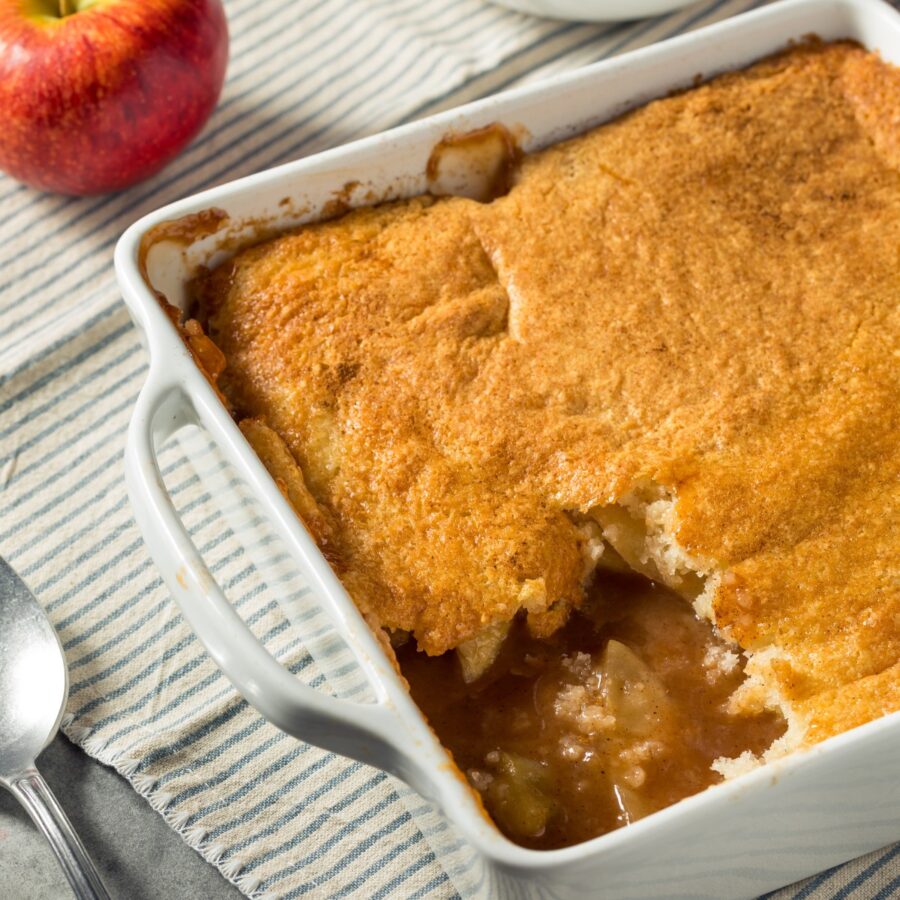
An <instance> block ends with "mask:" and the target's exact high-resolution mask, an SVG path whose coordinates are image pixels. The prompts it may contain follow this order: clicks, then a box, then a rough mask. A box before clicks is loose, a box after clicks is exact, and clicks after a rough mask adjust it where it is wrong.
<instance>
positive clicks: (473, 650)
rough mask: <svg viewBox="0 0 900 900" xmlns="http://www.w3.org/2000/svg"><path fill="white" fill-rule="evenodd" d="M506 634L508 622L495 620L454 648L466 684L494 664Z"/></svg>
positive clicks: (477, 677)
mask: <svg viewBox="0 0 900 900" xmlns="http://www.w3.org/2000/svg"><path fill="white" fill-rule="evenodd" d="M508 634H509V622H495V623H494V624H493V625H488V627H487V628H485V629H484V630H483V631H481V632H479V633H478V634H476V635H475V637H473V638H469V640H467V641H465V642H463V643H462V644H460V645H459V646H458V647H457V648H456V655H457V656H458V657H459V664H460V665H461V666H462V674H463V679H464V680H465V682H466V683H467V684H471V683H472V682H473V681H477V680H478V679H479V678H481V676H482V675H484V673H485V672H487V670H488V669H489V668H490V667H491V666H492V665H493V664H494V660H495V659H496V658H497V656H498V654H499V653H500V648H501V647H502V646H503V642H504V641H505V640H506V636H507V635H508Z"/></svg>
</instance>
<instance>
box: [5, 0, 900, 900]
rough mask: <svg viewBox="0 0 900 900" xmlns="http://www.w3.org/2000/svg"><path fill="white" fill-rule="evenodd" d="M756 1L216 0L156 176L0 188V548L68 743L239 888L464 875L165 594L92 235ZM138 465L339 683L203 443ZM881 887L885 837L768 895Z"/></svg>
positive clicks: (378, 883)
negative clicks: (79, 185) (601, 12)
mask: <svg viewBox="0 0 900 900" xmlns="http://www.w3.org/2000/svg"><path fill="white" fill-rule="evenodd" d="M755 5H758V3H755V2H753V0H717V2H702V3H698V4H696V5H694V6H691V7H689V8H688V9H686V10H683V11H680V12H677V13H674V14H672V15H668V16H665V17H662V18H657V19H652V20H648V21H644V22H638V23H632V24H627V25H621V26H615V27H609V26H605V27H602V26H594V25H584V24H574V23H562V22H550V21H542V20H538V19H533V18H529V17H526V16H521V15H517V14H515V13H512V12H508V11H506V10H504V9H501V8H500V7H497V6H492V5H488V4H487V3H484V2H482V0H366V2H364V0H302V2H300V3H297V2H288V0H227V2H226V6H227V13H228V17H229V22H230V29H231V35H232V56H231V62H230V65H229V72H228V81H227V83H226V86H225V90H224V93H223V96H222V99H221V102H220V104H219V107H218V109H217V110H216V112H215V114H214V115H213V117H212V119H211V121H210V122H209V124H208V125H207V127H206V129H205V130H204V132H203V133H202V134H201V136H200V137H199V138H198V139H197V140H196V141H195V142H194V143H193V145H192V146H190V147H189V148H188V149H187V150H186V151H185V152H184V153H183V154H182V155H181V156H180V157H179V159H178V160H177V161H176V162H175V163H173V164H172V165H170V166H169V167H168V168H167V169H165V171H163V172H161V173H160V174H159V175H157V176H156V177H155V178H153V179H152V180H150V181H148V182H146V183H144V184H141V185H138V186H136V187H134V188H132V189H130V190H128V191H126V192H124V193H121V194H117V195H115V196H104V197H93V198H86V199H72V198H64V197H58V196H51V195H45V194H39V193H36V192H34V191H31V190H29V189H27V188H25V187H22V186H20V185H18V184H16V183H14V182H12V181H10V180H9V179H6V178H0V511H2V515H0V554H2V555H3V556H4V557H6V558H7V559H8V560H9V561H10V562H11V563H12V564H13V565H14V566H15V567H16V569H17V570H18V571H19V572H20V573H21V575H22V577H23V578H24V579H25V580H26V581H27V582H28V584H29V585H30V586H31V588H32V589H33V591H34V593H35V594H36V595H37V597H38V598H39V600H40V601H41V603H42V604H43V605H44V606H45V608H46V609H47V610H48V612H49V614H50V616H51V618H52V619H53V622H54V624H55V626H56V628H57V629H58V631H59V634H60V637H61V639H62V642H63V644H64V646H65V650H66V654H67V657H68V663H69V667H70V672H71V685H72V686H71V695H70V702H69V707H68V711H67V715H66V718H65V725H64V728H65V731H66V733H67V734H68V736H69V737H70V738H71V739H72V740H74V741H75V742H77V743H78V744H80V745H81V746H82V747H83V748H84V749H85V750H86V751H87V752H88V753H90V754H91V755H93V756H95V757H97V758H98V759H100V760H102V761H104V762H106V763H108V764H110V765H112V766H114V767H115V768H116V769H117V770H118V771H119V772H121V773H122V775H124V776H125V777H126V778H128V779H129V781H130V782H131V783H132V784H133V785H134V787H135V789H136V790H138V791H140V792H141V793H142V794H143V795H145V796H146V797H147V799H148V801H149V802H150V803H151V804H152V805H153V806H154V807H155V808H156V809H158V810H159V811H160V813H161V814H162V815H163V816H164V817H165V818H166V820H167V821H168V822H169V823H170V824H171V826H172V827H173V828H175V829H177V830H178V831H179V833H180V834H181V835H183V837H184V838H185V840H186V841H188V842H189V843H190V844H191V846H193V847H195V848H196V849H197V850H198V851H199V852H200V853H202V854H203V856H204V857H205V858H206V859H208V860H209V861H210V862H212V863H214V864H215V865H217V866H218V867H219V869H220V871H221V872H222V873H223V875H224V876H225V877H227V878H229V879H230V880H231V881H233V882H234V883H235V884H237V885H238V887H239V888H241V890H243V891H244V892H245V893H246V894H248V895H249V896H252V897H280V898H283V900H289V898H295V897H300V896H309V897H314V898H326V897H327V898H332V897H344V896H348V897H349V896H361V895H365V896H367V897H371V898H380V897H387V896H391V897H406V898H412V897H428V898H447V897H454V896H457V895H458V894H459V893H466V892H468V891H469V889H470V888H471V885H469V884H468V882H467V880H466V879H467V872H468V871H469V870H468V867H467V860H466V857H465V851H464V849H461V848H459V847H458V846H457V845H456V844H455V843H454V839H453V835H452V834H451V833H449V832H448V830H447V827H446V825H445V824H444V823H443V822H442V821H441V820H440V819H439V818H438V817H437V816H436V815H435V814H434V813H433V812H432V811H430V810H429V808H428V807H427V806H426V804H424V803H423V802H422V801H421V800H419V799H417V798H416V797H415V796H414V795H412V794H411V793H410V792H409V791H408V790H406V789H404V788H403V787H402V786H401V785H399V784H398V783H397V782H396V781H394V780H393V779H391V778H389V777H387V776H385V775H384V774H383V773H380V772H378V771H376V770H374V769H370V768H367V767H366V766H363V765H360V764H358V763H355V762H349V761H347V760H345V759H342V758H338V757H334V756H331V755H329V754H326V753H323V752H321V751H319V750H317V749H315V748H313V747H310V746H308V745H305V744H302V743H299V742H297V741H295V740H292V739H290V738H288V737H286V736H284V735H283V734H281V733H279V732H278V731H276V730H275V729H274V728H272V727H270V726H269V725H267V724H266V723H265V722H264V721H263V720H262V719H261V718H260V717H259V716H258V715H257V714H256V712H255V711H253V710H252V709H250V708H248V707H247V705H246V704H245V703H244V702H243V701H242V700H241V699H240V698H239V697H237V696H236V694H235V693H234V691H233V690H232V689H231V687H230V685H229V683H228V682H227V681H226V679H225V678H224V677H223V676H222V675H221V674H220V673H219V671H218V670H217V668H216V667H215V666H214V665H213V664H212V663H211V662H210V660H209V659H208V658H207V657H206V654H205V653H204V651H203V648H202V647H201V646H200V644H199V643H198V642H197V640H196V639H195V638H194V637H193V635H192V633H191V632H190V630H189V629H188V628H187V626H186V625H185V623H184V622H183V621H182V619H181V617H180V615H179V613H178V611H177V608H176V607H175V606H174V605H173V603H172V601H171V600H170V598H169V596H168V594H167V592H166V590H165V588H164V587H163V585H162V583H161V581H160V579H159V576H158V574H157V572H156V570H155V568H154V566H153V564H152V562H151V561H150V559H149V557H148V555H147V552H146V550H145V548H144V545H143V542H142V540H141V537H140V535H139V534H138V532H137V529H136V527H135V525H134V522H133V519H132V516H131V512H130V508H129V504H128V501H127V499H126V496H125V489H124V484H123V467H122V449H123V442H124V433H125V428H126V423H127V421H128V417H129V413H130V411H131V408H132V406H133V404H134V400H135V396H136V394H137V391H138V389H139V387H140V385H141V382H142V380H143V377H144V373H145V371H146V364H147V361H146V357H145V354H144V351H143V350H142V348H141V346H140V344H139V342H138V339H137V335H136V333H135V331H134V329H133V328H132V326H131V324H130V322H129V320H128V317H127V315H126V313H125V310H124V308H123V306H122V303H121V301H120V299H119V296H118V291H117V288H116V284H115V280H114V276H113V271H112V261H111V256H112V249H113V245H114V243H115V241H116V239H117V238H118V236H119V235H120V234H121V232H122V231H123V230H124V228H125V227H126V226H127V225H128V224H130V223H131V222H132V221H134V220H135V219H136V218H137V217H139V216H140V215H142V214H143V213H145V212H148V211H149V210H151V209H153V208H155V207H157V206H160V205H162V204H164V203H166V202H169V201H171V200H173V199H175V198H177V197H180V196H183V195H186V194H188V193H192V192H194V191H197V190H199V189H201V188H206V187H209V186H211V185H214V184H217V183H220V182H222V181H226V180H229V179H232V178H235V177H237V176H240V175H244V174H247V173H249V172H253V171H256V170H258V169H262V168H265V167H268V166H271V165H273V164H276V163H280V162H284V161H286V160H290V159H293V158H296V157H298V156H302V155H304V154H309V153H312V152H314V151H316V150H320V149H322V148H324V147H328V146H332V145H335V144H339V143H341V142H344V141H348V140H350V139H352V138H356V137H360V136H362V135H365V134H368V133H372V132H375V131H378V130H381V129H384V128H386V127H389V126H391V125H395V124H397V123H400V122H403V121H408V120H410V119H412V118H416V117H420V116H422V115H425V114H427V113H429V112H432V111H436V110H438V109H442V108H446V107H450V106H453V105H455V104H458V103H460V102H463V101H465V100H469V99H472V98H475V97H479V96H482V95H484V94H487V93H490V92H494V91H498V90H502V89H503V88H506V87H509V86H511V85H513V84H519V83H521V82H523V81H525V80H532V79H535V78H541V77H543V76H545V75H547V74H550V73H553V72H557V71H560V70H562V69H566V68H570V67H572V66H578V65H582V64H584V63H588V62H592V61H594V60H597V59H600V58H602V57H606V56H610V55H612V54H616V53H620V52H622V51H625V50H628V49H631V48H634V47H638V46H641V45H643V44H647V43H650V42H653V41H657V40H660V39H662V38H665V37H668V36H670V35H672V34H675V33H677V32H681V31H685V30H689V29H693V28H697V27H699V26H702V25H705V24H708V23H710V22H713V21H716V20H718V19H722V18H724V17H726V16H730V15H733V14H735V13H738V12H741V11H743V10H745V9H747V8H750V7H752V6H755ZM162 464H163V466H164V470H165V472H164V475H165V480H166V482H167V484H168V486H169V489H170V491H171V493H172V495H173V496H174V497H175V499H176V502H177V504H178V506H179V508H180V510H181V513H182V515H183V517H184V519H185V521H186V522H187V524H188V525H189V527H190V529H191V531H192V533H193V534H194V536H195V540H196V542H197V545H198V546H199V547H200V548H201V549H202V552H203V553H204V555H205V557H206V559H207V561H208V562H209V564H210V566H211V568H212V569H213V571H214V572H215V574H216V576H217V578H218V580H219V582H220V583H221V584H222V585H223V587H224V588H225V590H226V592H227V593H228V595H229V597H230V599H231V600H232V601H233V602H234V604H235V606H236V607H237V608H238V609H239V610H240V612H241V614H242V615H243V616H244V618H245V619H246V621H247V622H248V623H249V625H250V626H251V627H252V628H253V630H254V631H255V632H256V633H257V634H258V635H259V637H260V638H261V639H262V641H263V642H264V643H265V644H266V646H267V647H268V648H269V649H270V651H271V652H272V653H273V654H274V655H275V656H276V657H277V658H278V659H279V660H280V661H281V662H282V663H283V664H284V665H285V666H287V667H288V668H289V669H291V670H292V671H294V672H296V673H298V675H299V676H300V677H303V678H305V679H306V680H307V681H309V682H310V683H313V684H317V685H319V686H321V689H323V690H334V691H336V692H339V693H346V694H351V695H353V694H358V693H359V692H360V691H362V690H363V687H362V686H361V685H360V684H359V683H358V682H357V676H356V672H355V670H354V667H353V666H352V664H349V663H348V662H347V660H346V657H345V654H344V652H343V651H342V648H341V647H340V646H339V645H334V642H333V638H332V636H331V635H330V633H329V631H328V629H327V627H325V625H324V623H323V622H322V621H321V620H320V617H318V616H317V615H316V612H315V605H314V603H311V602H309V596H308V591H307V588H306V587H305V585H304V584H303V583H302V580H301V579H300V578H299V577H298V575H297V573H296V572H295V571H293V570H292V569H291V566H290V564H289V561H288V560H287V558H286V555H285V554H284V553H283V551H282V549H281V548H280V546H279V544H278V540H277V538H275V537H274V536H273V535H272V534H270V533H269V532H268V531H267V526H266V523H265V521H264V519H263V518H262V517H261V516H260V515H259V514H258V511H257V510H256V509H255V507H254V500H253V497H252V496H251V495H250V494H249V492H247V491H246V490H245V489H244V488H243V486H242V484H241V482H240V480H239V479H237V478H236V477H235V476H234V473H233V472H231V471H230V470H229V468H228V466H227V465H226V464H225V463H224V461H222V460H221V459H219V458H218V457H217V455H216V452H215V450H214V448H212V447H211V446H210V445H209V443H208V442H207V441H206V440H205V439H204V436H203V434H202V433H199V432H189V433H185V434H183V435H181V436H179V438H177V439H176V440H173V441H172V442H170V444H169V445H167V446H166V447H165V448H164V451H163V454H162ZM276 596H277V597H278V601H277V602H276V599H275V598H276ZM775 864H777V863H776V862H775V861H773V865H775ZM898 893H900V850H898V849H897V848H894V849H893V850H887V851H882V852H880V853H876V854H873V855H871V856H869V857H866V858H864V859H862V860H858V861H856V862H854V863H851V864H848V865H846V866H844V867H841V868H839V869H837V870H835V871H832V872H827V873H825V874H823V875H820V876H818V877H816V878H813V879H811V880H809V881H807V882H806V883H805V884H803V885H798V886H795V887H794V888H790V889H786V890H784V891H782V892H779V893H778V894H777V895H776V896H779V897H785V898H786V897H793V898H795V900H801V898H821V897H835V898H837V897H840V898H845V897H847V898H849V897H857V898H858V897H876V896H877V897H879V898H887V897H890V896H894V895H896V894H898Z"/></svg>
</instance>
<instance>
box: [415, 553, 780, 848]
mask: <svg viewBox="0 0 900 900" xmlns="http://www.w3.org/2000/svg"><path fill="white" fill-rule="evenodd" d="M398 659H399V662H400V667H401V670H402V672H403V674H404V676H405V677H406V679H407V681H408V682H409V685H410V690H411V691H412V695H413V698H414V699H415V700H416V702H417V703H418V705H419V706H420V707H421V708H422V710H423V711H424V712H425V714H426V716H427V718H428V721H429V722H430V723H431V726H432V727H433V728H434V730H435V732H436V733H437V735H438V737H439V738H440V740H441V742H442V743H443V744H444V746H445V747H447V749H448V750H450V752H451V753H452V754H453V757H454V759H455V761H456V763H457V765H458V766H459V767H460V769H461V770H462V771H463V772H464V773H465V774H466V776H467V778H468V779H469V782H470V784H471V785H472V787H473V788H474V789H475V790H477V791H478V792H479V794H480V795H481V798H482V800H483V802H484V805H485V808H486V809H487V811H488V812H489V814H490V815H491V817H492V818H493V820H494V821H495V822H496V824H497V825H498V827H499V828H500V829H501V830H502V831H503V832H504V833H505V834H506V835H507V836H508V837H509V838H511V839H512V840H514V841H516V842H517V843H519V844H523V845H524V846H527V847H532V848H535V849H553V848H557V847H565V846H569V845H571V844H576V843H579V842H581V841H585V840H589V839H590V838H593V837H597V836H598V835H601V834H604V833H605V832H608V831H611V830H613V829H615V828H618V827H620V826H622V825H627V824H630V823H632V822H635V821H636V820H638V819H641V818H643V817H644V816H646V815H649V814H650V813H652V812H655V811H656V810H659V809H662V808H664V807H666V806H669V805H670V804H672V803H674V802H676V801H678V800H680V799H682V798H683V797H687V796H689V795H691V794H694V793H697V792H698V791H701V790H703V789H704V788H706V787H709V786H710V785H712V784H715V783H717V782H719V781H721V780H722V776H721V775H720V774H718V772H717V771H716V770H715V769H714V768H713V763H714V762H715V761H716V760H718V759H728V760H730V759H734V758H737V757H739V756H740V755H741V754H744V753H748V752H749V753H750V754H752V755H753V756H758V755H760V754H762V753H763V752H764V751H765V750H767V749H768V748H769V747H770V746H771V744H772V743H773V742H774V741H775V740H776V739H777V738H779V737H781V735H782V734H783V733H784V731H785V722H784V720H783V718H782V717H781V716H780V715H778V714H777V713H775V712H771V711H758V712H750V713H744V712H740V711H738V710H736V709H735V708H734V706H733V704H732V703H731V698H732V696H733V695H734V693H735V691H736V690H737V689H738V688H739V686H740V685H741V683H742V682H743V681H744V672H743V658H742V656H741V655H740V653H739V652H737V651H736V648H735V647H734V646H733V645H729V644H728V643H726V642H725V641H723V640H722V639H720V638H718V637H717V636H716V635H715V634H714V633H713V629H712V628H711V626H710V625H709V624H708V623H707V622H705V621H703V620H701V619H699V618H697V616H696V615H695V614H694V613H693V610H692V608H691V606H690V605H689V604H687V603H685V602H684V600H683V599H682V598H681V597H679V596H677V595H676V594H675V593H674V592H672V591H671V590H670V589H668V588H666V587H665V586H663V585H661V584H659V583H656V582H653V581H650V580H649V579H647V578H645V577H643V576H642V575H638V574H635V573H631V574H622V573H616V572H610V571H608V570H607V571H599V572H598V575H597V578H596V579H595V581H594V584H593V586H592V587H591V589H590V590H589V592H588V598H587V601H586V602H585V604H584V605H583V607H582V608H581V610H580V611H579V612H578V613H576V614H575V615H573V616H572V618H571V619H570V620H569V622H568V623H567V625H566V626H565V627H564V628H562V629H560V630H559V631H557V632H556V633H555V634H554V635H553V636H552V637H549V638H544V639H536V638H534V637H532V636H531V635H530V634H529V632H528V628H527V626H526V625H525V624H524V623H523V622H516V623H514V624H513V625H512V627H511V628H510V629H509V634H508V636H507V637H506V639H505V640H504V641H503V642H502V645H501V646H500V649H499V652H498V653H497V655H496V656H495V658H494V659H493V661H492V662H491V664H490V665H489V667H488V668H487V669H486V670H485V671H484V672H482V673H481V674H480V675H479V676H478V677H477V678H476V679H475V680H474V681H467V680H466V673H467V669H466V662H465V660H463V659H461V658H460V659H457V658H454V655H453V654H445V655H443V656H440V657H428V656H426V655H425V654H423V653H419V652H417V651H416V649H415V646H414V644H413V643H412V642H408V643H406V644H405V645H404V646H403V647H401V648H400V649H399V651H398Z"/></svg>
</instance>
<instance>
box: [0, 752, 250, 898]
mask: <svg viewBox="0 0 900 900" xmlns="http://www.w3.org/2000/svg"><path fill="white" fill-rule="evenodd" d="M38 768H39V769H40V771H41V774H42V775H43V776H44V778H45V779H46V780H47V782H48V784H49V785H50V787H51V788H52V789H53V792H54V793H55V794H56V797H57V799H58V800H59V802H60V803H61V804H62V806H63V808H64V809H65V811H66V814H67V815H68V816H69V818H70V819H71V820H72V824H73V825H74V826H75V829H76V831H77V832H78V834H79V835H80V836H81V840H82V841H83V842H84V844H85V846H86V847H87V849H88V852H89V853H90V854H91V856H92V858H93V859H94V862H95V863H96V864H97V867H98V868H99V869H100V873H101V875H102V876H103V880H104V882H105V884H106V887H107V889H108V890H109V893H110V895H111V896H112V898H113V900H182V898H191V900H194V898H201V900H219V898H222V900H238V898H240V897H241V896H242V895H241V893H240V892H239V891H238V890H237V889H236V888H235V887H233V886H232V885H231V884H229V883H228V882H227V881H226V880H225V879H224V878H223V877H222V876H221V875H220V874H219V872H218V871H217V870H216V869H215V868H214V867H213V866H211V865H210V864H209V863H207V862H206V861H205V860H204V859H203V858H202V857H201V856H200V855H199V854H198V853H197V852H196V851H194V850H192V849H191V848H190V847H188V845H187V844H185V843H184V841H183V840H182V839H181V837H180V836H179V835H178V834H177V833H176V832H175V831H173V830H172V829H171V828H170V827H169V826H168V825H167V824H166V823H165V821H163V818H162V816H160V815H159V814H158V813H157V812H155V811H154V810H153V809H151V807H150V805H149V804H148V803H147V801H146V800H144V798H143V797H141V796H140V795H139V794H137V793H136V792H135V791H134V789H133V788H132V787H131V785H129V784H128V782H127V781H125V779H124V778H122V777H121V776H120V775H119V774H118V773H117V772H115V771H113V770H112V769H110V768H107V767H106V766H103V765H101V764H100V763H98V762H97V761H96V760H93V759H91V758H90V757H88V756H87V755H86V754H85V753H83V752H82V751H81V750H80V749H79V748H77V747H76V746H75V745H74V744H71V743H70V742H69V741H68V740H66V739H65V738H64V737H62V735H58V736H57V737H56V739H55V740H54V741H53V743H52V744H50V746H49V747H48V748H47V749H46V750H45V751H44V752H43V753H42V754H41V756H40V758H39V759H38ZM69 897H72V894H71V892H70V891H69V888H68V884H67V882H66V880H65V878H64V877H63V875H62V872H61V871H60V868H59V866H58V865H57V864H56V859H55V857H54V856H53V853H52V851H51V850H50V847H49V845H48V844H47V843H46V841H45V840H44V838H43V837H42V836H41V835H40V834H39V833H38V831H37V829H36V828H35V827H34V825H33V824H32V823H31V820H30V819H29V818H28V816H27V814H26V813H25V811H24V810H23V809H22V808H21V807H20V806H19V805H18V803H17V802H16V801H15V800H14V799H13V798H12V797H11V796H10V795H9V794H8V793H7V792H6V791H4V790H2V789H0V898H4V900H6V898H9V900H13V898H15V900H66V898H69Z"/></svg>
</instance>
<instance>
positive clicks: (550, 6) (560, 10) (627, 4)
mask: <svg viewBox="0 0 900 900" xmlns="http://www.w3.org/2000/svg"><path fill="white" fill-rule="evenodd" d="M490 2H491V3H497V4H499V5H500V6H505V7H507V9H514V10H515V11H516V12H522V13H528V14H529V15H532V16H542V17H543V18H545V19H572V20H574V21H579V22H621V21H624V20H626V19H645V18H647V17H648V16H661V15H662V14H663V13H667V12H671V11H672V10H673V9H680V8H681V7H683V6H690V5H691V4H692V3H696V2H697V0H490Z"/></svg>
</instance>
